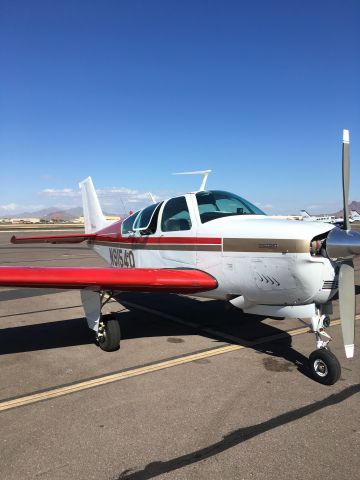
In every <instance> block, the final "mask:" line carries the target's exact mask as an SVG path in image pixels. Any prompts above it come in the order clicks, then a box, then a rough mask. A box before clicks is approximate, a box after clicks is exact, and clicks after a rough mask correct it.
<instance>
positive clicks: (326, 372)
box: [309, 348, 341, 385]
mask: <svg viewBox="0 0 360 480" xmlns="http://www.w3.org/2000/svg"><path fill="white" fill-rule="evenodd" d="M309 363H310V370H311V374H312V376H313V378H314V379H315V380H316V381H317V382H319V383H322V384H323V385H334V383H336V382H337V381H338V380H339V378H340V375H341V366H340V363H339V360H338V359H337V358H336V356H335V355H334V354H333V353H332V352H330V350H327V349H326V348H319V349H317V350H315V351H314V352H312V354H311V355H310V357H309Z"/></svg>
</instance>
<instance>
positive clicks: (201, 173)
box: [173, 170, 211, 192]
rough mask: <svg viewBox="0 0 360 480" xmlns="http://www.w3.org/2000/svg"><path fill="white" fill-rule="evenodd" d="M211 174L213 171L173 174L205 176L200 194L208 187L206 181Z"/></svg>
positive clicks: (178, 173)
mask: <svg viewBox="0 0 360 480" xmlns="http://www.w3.org/2000/svg"><path fill="white" fill-rule="evenodd" d="M209 173H211V170H197V171H196V172H177V173H173V175H204V177H203V179H202V182H201V185H200V188H199V192H203V191H204V190H205V185H206V181H207V178H208V176H209Z"/></svg>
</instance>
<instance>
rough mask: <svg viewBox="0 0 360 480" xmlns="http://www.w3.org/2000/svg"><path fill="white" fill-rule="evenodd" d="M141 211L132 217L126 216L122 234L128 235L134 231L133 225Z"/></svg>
mask: <svg viewBox="0 0 360 480" xmlns="http://www.w3.org/2000/svg"><path fill="white" fill-rule="evenodd" d="M138 213H139V212H136V213H133V214H132V215H130V217H128V218H126V219H125V220H124V221H123V222H122V224H121V233H122V235H127V234H129V233H130V232H132V231H133V225H134V221H135V219H136V217H137V216H138Z"/></svg>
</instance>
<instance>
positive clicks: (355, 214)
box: [351, 210, 360, 222]
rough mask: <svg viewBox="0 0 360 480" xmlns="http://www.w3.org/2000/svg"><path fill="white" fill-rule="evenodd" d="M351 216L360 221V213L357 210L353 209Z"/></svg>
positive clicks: (353, 219) (354, 220)
mask: <svg viewBox="0 0 360 480" xmlns="http://www.w3.org/2000/svg"><path fill="white" fill-rule="evenodd" d="M351 218H352V221H353V222H360V214H359V213H358V212H357V211H356V210H351Z"/></svg>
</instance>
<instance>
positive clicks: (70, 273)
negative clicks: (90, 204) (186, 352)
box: [0, 267, 217, 293]
mask: <svg viewBox="0 0 360 480" xmlns="http://www.w3.org/2000/svg"><path fill="white" fill-rule="evenodd" d="M0 286H6V287H28V288H29V287H30V288H31V287H32V288H64V289H80V290H81V289H87V290H93V291H100V290H110V291H138V292H157V291H161V292H168V293H196V292H203V291H207V290H213V289H215V288H216V287H217V281H216V280H215V278H213V277H212V276H211V275H208V274H207V273H205V272H203V271H201V270H196V269H170V268H169V269H156V268H151V269H150V268H132V269H118V268H95V267H94V268H89V267H0Z"/></svg>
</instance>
